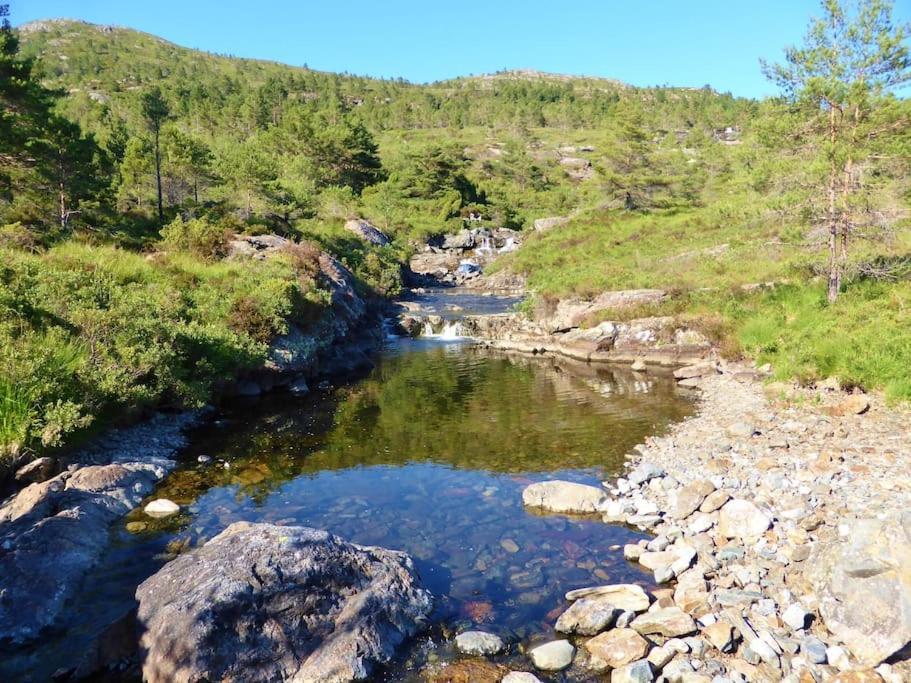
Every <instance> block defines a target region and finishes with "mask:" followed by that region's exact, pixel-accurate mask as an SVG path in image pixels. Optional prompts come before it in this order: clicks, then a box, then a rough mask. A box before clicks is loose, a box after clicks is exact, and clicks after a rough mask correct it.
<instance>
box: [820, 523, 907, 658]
mask: <svg viewBox="0 0 911 683" xmlns="http://www.w3.org/2000/svg"><path fill="white" fill-rule="evenodd" d="M806 564H807V578H808V579H809V580H810V582H811V583H812V584H813V586H814V588H815V590H816V593H817V595H818V598H819V612H820V614H821V615H822V618H823V621H824V622H825V624H826V627H827V628H828V629H829V630H830V631H831V632H832V633H834V634H835V635H836V636H838V638H839V639H840V640H841V641H842V642H843V643H844V644H845V645H846V646H847V647H848V649H850V650H851V652H852V654H853V655H854V656H855V657H857V659H858V660H859V661H860V662H861V664H864V665H867V666H875V665H877V664H879V663H880V662H881V661H882V660H884V659H886V658H887V657H889V656H890V655H891V654H893V653H894V652H896V651H897V650H899V649H901V648H903V647H904V646H905V645H906V644H907V643H909V642H911V512H902V513H896V514H893V515H891V516H889V517H887V518H886V519H883V520H879V519H870V520H860V521H857V522H855V523H854V524H853V526H852V528H851V529H850V530H849V532H848V534H847V535H845V536H844V537H842V538H841V539H840V540H838V541H834V542H832V543H829V544H825V545H822V546H821V547H820V548H819V549H818V550H817V551H816V552H815V553H814V556H813V557H811V559H810V560H809V561H808V562H807V563H806Z"/></svg>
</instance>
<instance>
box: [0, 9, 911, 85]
mask: <svg viewBox="0 0 911 683" xmlns="http://www.w3.org/2000/svg"><path fill="white" fill-rule="evenodd" d="M6 3H9V4H10V10H11V14H12V20H13V23H14V24H20V23H24V22H26V21H30V20H32V19H41V18H49V17H67V18H76V19H84V20H86V21H91V22H95V23H103V24H117V25H120V26H129V27H131V28H136V29H140V30H142V31H146V32H148V33H153V34H155V35H158V36H161V37H163V38H166V39H168V40H171V41H173V42H175V43H177V44H179V45H184V46H186V47H193V48H199V49H203V50H208V51H210V52H217V53H222V54H231V55H235V56H240V57H256V58H262V59H273V60H276V61H280V62H285V63H288V64H295V65H303V64H307V65H308V66H310V67H312V68H315V69H322V70H326V71H347V72H349V73H354V74H363V75H371V76H381V77H403V78H406V79H408V80H410V81H414V82H427V81H434V80H440V79H444V78H450V77H454V76H463V75H468V74H481V73H490V72H493V71H498V70H500V69H503V68H510V69H513V68H531V69H539V70H541V71H551V72H556V73H569V74H584V75H592V76H605V77H609V78H617V79H620V80H622V81H626V82H627V83H632V84H634V85H662V84H669V85H679V86H702V85H705V84H709V85H711V86H712V87H714V88H716V89H718V90H720V91H730V92H733V93H734V94H736V95H744V96H753V97H759V96H763V95H768V94H772V93H773V92H774V88H773V87H772V86H771V85H770V84H768V83H767V82H765V80H764V79H763V77H762V74H761V73H760V70H759V63H758V60H759V58H760V57H766V58H771V59H779V58H780V57H781V54H782V48H783V47H784V46H786V45H789V44H794V43H797V42H799V41H800V39H801V37H802V36H803V34H804V31H805V29H806V25H807V22H808V21H809V19H810V17H811V16H813V15H814V14H816V13H818V9H819V2H818V0H761V1H758V2H757V1H756V0H751V1H746V0H727V1H726V2H722V1H721V0H689V1H686V0H638V1H636V0H550V1H542V0H524V1H518V0H486V1H483V2H482V1H479V0H460V1H459V2H440V1H438V0H437V1H425V2H418V1H417V0H413V1H410V2H406V1H404V0H369V1H367V0H348V1H344V0H334V1H332V0H319V1H315V0H299V1H297V2H295V1H294V0H259V1H258V2H253V1H250V0H246V1H244V2H240V1H238V0H0V4H6ZM895 5H896V16H897V17H898V18H900V19H902V20H904V21H908V20H911V0H896V3H895Z"/></svg>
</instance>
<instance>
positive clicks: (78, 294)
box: [0, 241, 327, 464]
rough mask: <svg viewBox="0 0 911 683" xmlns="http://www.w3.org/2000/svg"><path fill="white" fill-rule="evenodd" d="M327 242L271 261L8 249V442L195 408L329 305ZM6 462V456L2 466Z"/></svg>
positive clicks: (69, 247)
mask: <svg viewBox="0 0 911 683" xmlns="http://www.w3.org/2000/svg"><path fill="white" fill-rule="evenodd" d="M315 254H318V251H317V250H315V249H314V250H311V252H309V253H304V254H303V255H302V253H301V252H300V250H298V251H297V252H295V253H291V252H289V253H288V254H287V255H285V256H282V257H279V258H275V259H269V260H268V261H220V260H204V259H201V258H199V257H198V256H195V255H193V254H189V253H185V252H178V251H173V252H157V253H153V254H139V253H132V252H128V251H124V250H122V249H119V248H117V247H112V246H90V245H86V244H81V243H78V242H73V241H71V242H65V243H62V244H59V245H57V246H54V247H52V248H51V249H49V250H47V251H46V252H44V253H41V254H38V253H28V252H25V251H21V250H16V249H8V248H7V249H2V250H0V321H2V322H0V349H2V350H0V354H2V362H0V367H2V372H0V401H2V410H0V415H2V421H0V451H2V452H3V453H4V457H5V459H6V460H7V461H10V460H13V459H15V458H16V456H17V455H18V454H20V453H21V452H22V451H23V450H26V451H30V450H31V451H33V450H36V449H41V448H48V447H54V446H59V445H61V444H62V443H64V442H65V441H67V440H68V438H69V437H70V436H71V435H73V434H75V433H78V432H81V431H84V430H86V429H91V428H97V427H101V426H104V425H106V424H108V423H110V422H112V421H115V420H121V419H123V418H126V417H129V416H130V415H135V414H138V413H141V412H142V411H144V410H147V409H149V408H152V407H162V406H166V407H193V406H199V405H201V404H203V403H204V402H206V401H207V400H208V399H209V398H210V396H211V393H212V390H213V388H214V387H215V386H216V385H217V384H218V383H219V382H222V381H225V380H228V379H230V378H232V377H234V376H235V375H236V374H237V373H238V372H241V371H243V370H244V369H247V368H252V367H255V366H257V365H258V364H260V363H261V362H262V360H263V359H264V357H265V353H266V349H267V342H268V340H269V339H270V338H271V337H272V336H273V335H275V334H279V333H281V332H283V331H285V329H286V328H287V325H288V323H289V322H294V323H296V324H299V325H302V326H307V325H309V324H312V322H313V321H315V320H316V319H318V318H319V317H320V316H321V315H322V314H323V313H324V312H325V309H326V306H327V293H326V292H325V291H323V290H322V289H321V287H320V284H319V283H318V282H317V280H316V279H315V273H316V270H315V268H314V264H313V263H312V262H310V263H307V262H306V260H307V259H311V260H312V258H314V255H315ZM0 464H2V463H0Z"/></svg>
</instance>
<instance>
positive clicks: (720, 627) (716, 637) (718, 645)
mask: <svg viewBox="0 0 911 683" xmlns="http://www.w3.org/2000/svg"><path fill="white" fill-rule="evenodd" d="M702 634H703V635H704V636H705V637H706V638H708V639H709V642H710V643H711V644H712V645H713V646H714V647H715V649H716V650H718V651H719V652H733V650H734V629H733V628H732V627H731V625H730V624H728V623H725V622H723V621H716V622H715V623H714V624H711V625H709V626H707V627H706V628H704V629H703V630H702Z"/></svg>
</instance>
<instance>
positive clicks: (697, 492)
mask: <svg viewBox="0 0 911 683" xmlns="http://www.w3.org/2000/svg"><path fill="white" fill-rule="evenodd" d="M714 490H715V485H714V484H713V483H712V482H710V481H709V480H707V479H697V480H696V481H694V482H692V483H690V484H687V485H686V486H684V487H682V488H680V489H677V497H676V501H675V502H674V506H673V507H672V508H671V513H670V514H671V516H672V517H674V518H676V519H686V518H687V517H689V516H690V515H691V514H693V513H694V512H696V510H698V509H699V506H700V505H701V504H702V501H704V500H705V498H706V496H708V495H709V494H710V493H712V492H713V491H714Z"/></svg>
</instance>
